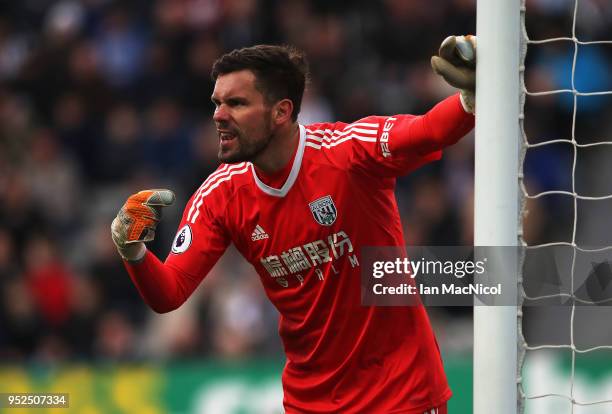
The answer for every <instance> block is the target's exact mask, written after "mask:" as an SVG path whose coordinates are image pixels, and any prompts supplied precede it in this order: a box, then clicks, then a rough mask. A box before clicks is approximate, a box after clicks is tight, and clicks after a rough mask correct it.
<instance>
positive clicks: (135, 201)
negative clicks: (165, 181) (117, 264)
mask: <svg viewBox="0 0 612 414" xmlns="http://www.w3.org/2000/svg"><path fill="white" fill-rule="evenodd" d="M172 203H174V193H173V192H172V191H170V190H143V191H140V192H138V193H136V194H132V195H131V196H130V197H128V199H127V201H126V202H125V204H124V205H123V207H121V210H119V213H118V214H117V217H115V219H114V220H113V223H112V224H111V235H112V238H113V242H114V243H115V246H117V251H118V252H119V254H120V255H121V257H123V258H124V259H125V260H127V261H131V262H135V261H139V260H140V259H142V258H143V257H144V255H145V253H146V248H145V246H144V242H148V241H151V240H153V239H154V238H155V227H157V223H158V222H159V220H160V219H161V208H162V207H167V206H169V205H171V204H172Z"/></svg>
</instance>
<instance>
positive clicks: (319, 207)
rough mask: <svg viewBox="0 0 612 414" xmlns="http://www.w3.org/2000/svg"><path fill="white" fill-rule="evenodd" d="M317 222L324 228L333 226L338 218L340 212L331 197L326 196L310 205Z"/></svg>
mask: <svg viewBox="0 0 612 414" xmlns="http://www.w3.org/2000/svg"><path fill="white" fill-rule="evenodd" d="M308 206H309V207H310V211H311V212H312V216H313V217H314V219H315V221H316V222H317V223H319V224H320V225H322V226H331V225H332V224H334V222H335V221H336V217H338V210H337V209H336V205H335V204H334V200H332V198H331V196H329V195H326V196H325V197H321V198H319V199H317V200H315V201H313V202H312V203H310V204H308Z"/></svg>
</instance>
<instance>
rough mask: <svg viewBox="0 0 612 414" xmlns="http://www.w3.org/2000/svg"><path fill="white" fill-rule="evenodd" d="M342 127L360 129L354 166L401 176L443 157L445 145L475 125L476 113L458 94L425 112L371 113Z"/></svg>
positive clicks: (367, 171) (377, 174)
mask: <svg viewBox="0 0 612 414" xmlns="http://www.w3.org/2000/svg"><path fill="white" fill-rule="evenodd" d="M357 125H359V126H360V127H359V128H360V129H357V128H356V126H357ZM339 127H341V128H342V129H343V130H345V131H348V130H351V131H360V132H359V135H357V134H356V133H353V135H355V138H356V139H352V140H351V142H352V145H351V148H352V149H351V152H352V153H351V155H350V158H351V159H350V163H351V165H352V166H353V167H356V168H358V169H360V170H362V171H364V172H366V173H369V174H370V175H373V176H382V177H397V176H400V175H405V174H407V173H409V172H411V171H413V170H415V169H417V168H418V167H420V166H422V165H425V164H427V163H429V162H431V161H436V160H438V159H440V157H441V156H442V152H441V150H442V149H443V148H445V147H448V146H449V145H453V144H455V143H456V142H457V141H458V140H459V139H461V138H462V137H463V136H464V135H465V134H467V133H468V132H470V131H471V130H472V129H473V128H474V115H472V114H470V113H467V112H465V110H464V109H463V106H462V104H461V100H460V98H459V94H457V95H453V96H451V97H449V98H446V99H445V100H443V101H442V102H440V103H438V104H437V105H436V106H434V107H433V108H432V109H431V110H429V111H428V112H427V113H426V114H425V115H392V116H370V117H366V118H363V119H361V120H359V121H357V122H356V123H354V124H349V125H346V124H343V125H339ZM364 128H366V129H364ZM367 128H371V129H370V130H368V129H367ZM368 131H372V135H368V134H369V132H368ZM344 133H346V132H344ZM341 134H342V133H341Z"/></svg>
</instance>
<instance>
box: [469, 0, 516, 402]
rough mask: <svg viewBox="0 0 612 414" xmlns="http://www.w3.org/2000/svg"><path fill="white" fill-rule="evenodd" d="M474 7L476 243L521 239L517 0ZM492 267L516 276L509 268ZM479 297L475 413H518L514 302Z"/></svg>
mask: <svg viewBox="0 0 612 414" xmlns="http://www.w3.org/2000/svg"><path fill="white" fill-rule="evenodd" d="M476 15H477V25H476V35H477V36H478V45H477V47H478V65H477V73H476V76H477V90H476V144H475V145H476V146H475V188H474V192H475V193H474V245H475V246H517V245H518V241H519V239H518V229H519V214H520V205H519V204H520V201H519V181H518V177H517V170H518V166H519V151H520V146H519V142H520V140H519V137H520V131H519V123H518V119H519V95H520V93H519V91H520V89H519V42H520V8H519V2H518V1H516V0H515V1H508V0H478V2H477V12H476ZM489 270H490V272H491V276H494V277H498V278H500V280H512V279H514V280H517V274H516V273H515V274H513V272H512V271H511V269H495V268H493V269H491V268H490V269H489ZM506 285H509V283H506ZM475 305H476V306H474V413H475V414H490V413H496V414H510V413H516V412H517V407H518V399H517V367H518V363H517V306H508V305H504V306H485V305H478V304H476V303H475Z"/></svg>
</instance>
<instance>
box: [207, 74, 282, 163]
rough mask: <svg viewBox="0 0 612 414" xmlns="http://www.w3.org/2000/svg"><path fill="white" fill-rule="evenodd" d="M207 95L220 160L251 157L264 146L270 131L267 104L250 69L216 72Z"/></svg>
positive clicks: (237, 160) (240, 160) (226, 161)
mask: <svg viewBox="0 0 612 414" xmlns="http://www.w3.org/2000/svg"><path fill="white" fill-rule="evenodd" d="M211 99H212V101H213V103H214V104H215V106H216V109H215V113H214V115H213V120H214V121H215V126H216V127H217V135H218V136H219V154H218V156H219V160H220V161H221V162H225V163H238V162H243V161H252V160H253V159H254V158H255V157H256V156H257V155H259V154H260V153H261V152H263V151H264V150H265V149H266V148H267V147H268V145H269V143H270V140H271V138H272V135H273V131H272V126H271V125H272V119H271V108H270V107H269V106H268V105H266V102H265V99H264V96H263V95H262V94H261V93H260V92H259V91H258V90H257V89H256V88H255V75H254V74H253V72H251V71H250V70H241V71H238V72H232V73H228V74H225V75H219V77H218V78H217V81H216V83H215V90H214V91H213V94H212V97H211Z"/></svg>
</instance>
